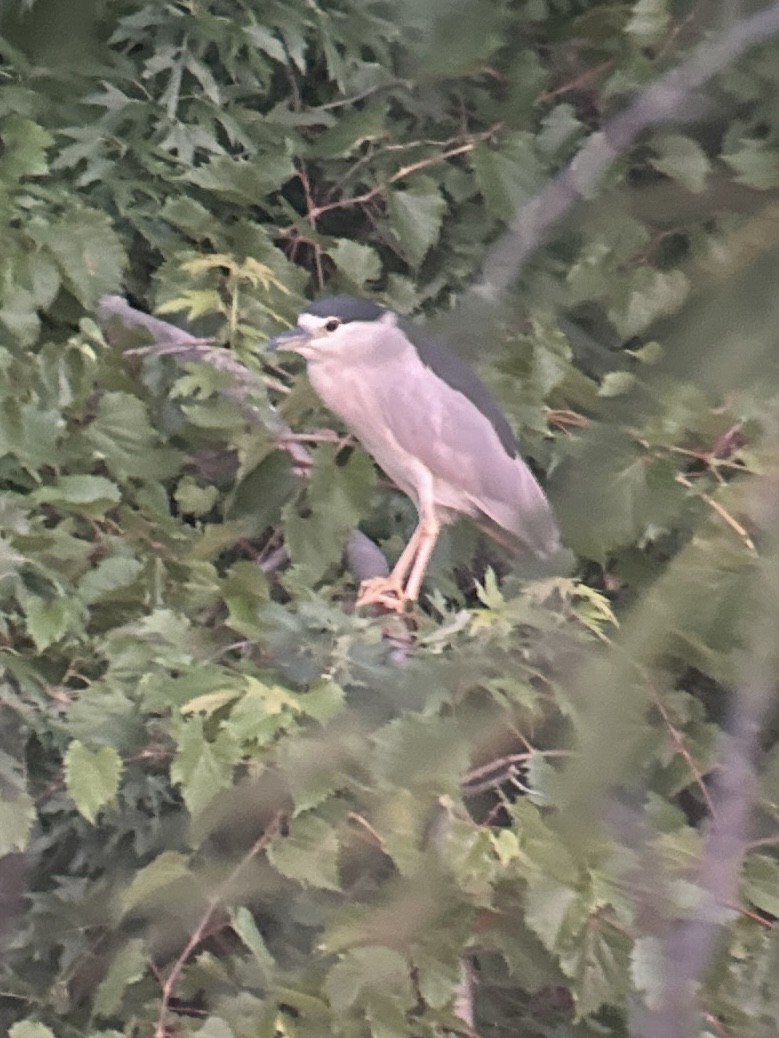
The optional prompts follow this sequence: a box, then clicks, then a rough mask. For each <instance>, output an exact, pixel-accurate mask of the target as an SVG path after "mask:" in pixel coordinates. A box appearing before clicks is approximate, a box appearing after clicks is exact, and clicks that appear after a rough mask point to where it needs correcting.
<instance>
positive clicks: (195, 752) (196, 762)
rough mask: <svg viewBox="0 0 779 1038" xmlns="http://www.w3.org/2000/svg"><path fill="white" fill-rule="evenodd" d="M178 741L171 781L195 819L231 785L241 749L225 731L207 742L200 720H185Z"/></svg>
mask: <svg viewBox="0 0 779 1038" xmlns="http://www.w3.org/2000/svg"><path fill="white" fill-rule="evenodd" d="M177 741H178V750H177V753H176V757H175V760H174V761H173V764H172V765H171V769H170V777H171V778H172V779H173V781H174V782H177V783H179V784H180V785H181V792H182V795H183V797H184V802H185V803H186V805H187V808H188V809H189V813H190V814H191V815H192V817H193V818H195V819H196V818H198V816H199V815H200V814H201V813H202V812H203V810H204V809H205V808H206V807H207V806H208V805H209V804H210V803H211V801H212V800H213V799H214V797H215V796H216V794H217V793H218V792H219V791H220V790H222V789H228V788H229V787H230V786H231V785H232V778H233V770H234V768H235V765H236V764H237V762H238V760H239V759H240V748H239V747H238V745H237V744H236V742H235V740H234V738H233V737H232V735H231V734H230V733H229V732H226V731H222V732H220V733H219V735H218V736H217V738H216V739H215V740H214V741H213V742H209V741H208V740H207V739H206V738H205V735H204V732H203V719H202V718H201V717H192V718H190V719H189V720H187V721H186V722H185V723H184V724H183V725H182V726H181V728H180V730H179V733H178V737H177Z"/></svg>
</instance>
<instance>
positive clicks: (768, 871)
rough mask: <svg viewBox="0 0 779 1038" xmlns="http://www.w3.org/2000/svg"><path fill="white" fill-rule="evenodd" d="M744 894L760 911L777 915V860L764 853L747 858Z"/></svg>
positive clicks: (778, 866)
mask: <svg viewBox="0 0 779 1038" xmlns="http://www.w3.org/2000/svg"><path fill="white" fill-rule="evenodd" d="M743 891H744V896H745V897H746V898H747V899H748V900H749V901H750V902H751V903H752V904H753V905H754V906H755V908H757V909H759V911H761V912H767V913H768V914H769V915H772V916H776V917H779V862H777V861H776V860H775V859H774V858H769V857H767V856H766V855H764V854H755V855H752V856H751V857H749V858H748V859H747V863H746V867H745V870H744V884H743Z"/></svg>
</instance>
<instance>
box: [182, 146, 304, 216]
mask: <svg viewBox="0 0 779 1038" xmlns="http://www.w3.org/2000/svg"><path fill="white" fill-rule="evenodd" d="M294 175H295V167H294V166H293V164H292V161H291V160H290V159H289V158H287V156H286V155H278V154H277V155H265V156H263V157H262V158H261V159H259V158H257V159H254V160H252V161H247V160H246V159H233V158H230V157H228V156H227V155H219V156H218V157H217V158H214V159H212V160H211V161H210V162H209V163H207V164H206V165H203V166H200V167H198V168H197V169H194V170H191V171H190V172H189V173H187V174H185V177H184V179H186V180H187V181H189V183H191V184H195V185H196V186H197V187H201V188H203V189H204V190H206V191H212V192H213V193H214V194H215V195H218V196H219V197H221V198H224V199H226V200H227V201H229V202H237V203H238V204H240V205H257V204H258V202H259V201H260V200H261V199H262V198H264V196H265V195H267V194H272V193H273V192H276V191H280V190H281V189H282V187H283V186H284V184H285V183H286V182H287V181H288V180H290V179H291V178H292V177H293V176H294Z"/></svg>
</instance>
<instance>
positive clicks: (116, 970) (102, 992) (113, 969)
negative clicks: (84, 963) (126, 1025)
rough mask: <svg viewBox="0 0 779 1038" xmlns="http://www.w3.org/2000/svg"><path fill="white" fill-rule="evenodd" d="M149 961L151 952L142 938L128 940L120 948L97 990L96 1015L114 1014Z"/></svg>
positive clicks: (141, 975) (94, 1006)
mask: <svg viewBox="0 0 779 1038" xmlns="http://www.w3.org/2000/svg"><path fill="white" fill-rule="evenodd" d="M148 963H149V952H148V950H147V949H146V945H145V944H144V942H143V941H142V940H140V939H135V940H131V941H128V942H127V944H125V945H124V946H123V947H122V948H120V949H119V951H118V952H117V953H116V955H115V956H114V959H113V961H112V963H111V965H110V966H109V967H108V972H107V973H106V975H105V977H104V978H103V980H102V981H101V983H100V985H99V987H98V989H97V991H96V992H95V1000H94V1004H93V1009H94V1013H95V1016H98V1017H100V1016H113V1015H114V1014H115V1013H116V1012H117V1010H118V1009H119V1007H120V1006H121V1004H122V996H123V995H124V993H125V991H126V990H127V988H128V987H129V986H130V985H131V984H136V983H137V982H138V981H139V980H140V979H141V978H142V977H143V975H144V973H145V972H146V970H147V968H148Z"/></svg>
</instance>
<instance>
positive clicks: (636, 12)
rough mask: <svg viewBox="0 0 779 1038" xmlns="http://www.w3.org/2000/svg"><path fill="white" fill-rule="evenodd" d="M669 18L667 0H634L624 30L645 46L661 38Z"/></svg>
mask: <svg viewBox="0 0 779 1038" xmlns="http://www.w3.org/2000/svg"><path fill="white" fill-rule="evenodd" d="M670 20H671V12H670V10H669V9H668V0H636V3H634V4H633V9H632V11H631V14H630V18H629V19H628V22H627V25H626V26H625V32H626V33H628V34H629V35H630V36H635V37H636V39H637V40H638V41H639V42H640V43H641V45H642V46H646V45H647V44H650V43H656V42H658V41H659V40H660V39H662V37H663V35H664V34H665V32H666V30H667V29H668V24H669V22H670Z"/></svg>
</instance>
